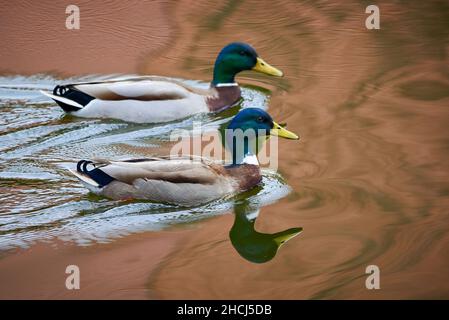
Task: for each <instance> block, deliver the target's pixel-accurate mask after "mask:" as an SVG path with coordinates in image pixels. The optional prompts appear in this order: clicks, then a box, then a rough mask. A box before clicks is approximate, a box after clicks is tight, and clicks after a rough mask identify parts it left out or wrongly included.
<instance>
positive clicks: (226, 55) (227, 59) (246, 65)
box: [212, 42, 283, 85]
mask: <svg viewBox="0 0 449 320" xmlns="http://www.w3.org/2000/svg"><path fill="white" fill-rule="evenodd" d="M244 70H254V71H258V72H262V73H265V74H269V75H272V76H278V77H282V76H283V73H282V71H280V70H279V69H276V68H275V67H272V66H270V65H269V64H268V63H266V62H265V61H263V60H262V58H260V57H259V56H258V54H257V52H256V50H254V49H253V48H252V47H251V46H250V45H248V44H246V43H241V42H233V43H230V44H228V45H227V46H226V47H224V48H223V49H222V50H221V51H220V53H219V54H218V57H217V59H216V60H215V67H214V79H213V81H212V84H213V85H217V84H221V83H233V82H235V80H234V78H235V75H236V74H237V73H239V72H241V71H244Z"/></svg>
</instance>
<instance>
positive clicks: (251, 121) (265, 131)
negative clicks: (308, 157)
mask: <svg viewBox="0 0 449 320" xmlns="http://www.w3.org/2000/svg"><path fill="white" fill-rule="evenodd" d="M228 129H230V130H231V131H236V130H238V129H240V130H242V131H243V132H245V131H248V130H252V131H254V133H255V134H256V135H257V136H260V135H265V136H269V135H272V136H278V137H282V138H286V139H294V140H298V139H299V137H298V136H297V135H296V134H294V133H293V132H291V131H288V130H287V129H285V128H284V127H281V126H280V125H279V124H277V123H276V122H274V121H273V118H272V117H271V116H270V115H269V114H268V112H266V111H265V110H262V109H259V108H245V109H242V110H241V111H240V112H239V113H237V115H236V116H235V117H234V118H233V119H232V120H231V122H230V123H229V125H228Z"/></svg>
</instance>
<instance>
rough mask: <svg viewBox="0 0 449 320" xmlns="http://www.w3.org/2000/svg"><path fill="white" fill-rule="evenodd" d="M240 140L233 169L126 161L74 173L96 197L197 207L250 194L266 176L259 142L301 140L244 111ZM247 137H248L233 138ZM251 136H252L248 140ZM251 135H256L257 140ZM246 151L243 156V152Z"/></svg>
mask: <svg viewBox="0 0 449 320" xmlns="http://www.w3.org/2000/svg"><path fill="white" fill-rule="evenodd" d="M228 129H229V130H227V133H228V137H229V138H230V139H234V138H235V139H234V140H235V142H236V143H234V144H233V147H232V152H233V153H238V154H241V155H239V156H237V157H234V156H233V160H232V163H230V164H228V165H224V164H222V163H217V162H213V161H211V160H208V159H207V158H199V157H198V158H195V157H190V156H189V157H165V158H164V157H161V158H144V159H131V160H124V161H97V162H92V161H87V160H81V161H80V162H78V164H77V169H76V170H71V172H72V173H73V174H74V175H75V176H76V177H78V179H79V180H80V181H81V182H82V183H83V184H84V185H85V186H86V187H87V188H88V189H89V190H90V191H92V192H94V193H96V194H99V195H102V196H105V197H107V198H111V199H116V200H119V199H142V200H150V201H155V202H163V203H170V204H176V205H181V206H196V205H199V204H203V203H206V202H209V201H212V200H216V199H219V198H223V197H226V196H232V195H235V194H237V193H240V192H244V191H247V190H249V189H251V188H253V187H254V186H256V185H257V184H259V183H260V181H261V179H262V176H261V172H260V168H259V163H258V160H257V156H256V154H255V153H254V152H253V150H255V149H254V148H253V145H254V144H253V141H254V140H257V139H259V137H264V138H266V137H267V136H270V135H274V136H279V137H283V138H287V139H299V138H298V136H297V135H296V134H294V133H293V132H290V131H288V130H287V129H285V128H284V127H282V126H280V125H279V124H277V123H276V122H274V121H273V119H272V118H271V116H270V115H269V114H268V113H267V112H265V111H264V110H262V109H257V108H246V109H243V110H241V111H240V112H239V113H238V114H237V115H236V116H235V117H234V118H233V119H232V120H231V122H230V123H229V125H228ZM236 132H243V133H244V134H245V136H246V137H248V138H245V136H243V135H238V134H235V135H233V133H236ZM247 133H250V134H247ZM251 133H255V134H253V135H251ZM241 150H242V152H240V151H241Z"/></svg>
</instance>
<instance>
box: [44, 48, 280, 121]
mask: <svg viewBox="0 0 449 320" xmlns="http://www.w3.org/2000/svg"><path fill="white" fill-rule="evenodd" d="M244 70H254V71H258V72H262V73H265V74H269V75H274V76H282V75H283V74H282V72H281V71H280V70H278V69H276V68H274V67H272V66H270V65H269V64H268V63H266V62H265V61H264V60H262V58H260V57H259V56H258V55H257V53H256V51H255V50H254V49H253V48H252V47H251V46H249V45H248V44H245V43H238V42H236V43H231V44H229V45H227V46H226V47H224V48H223V49H222V50H221V51H220V53H219V54H218V57H217V59H216V61H215V67H214V76H213V80H212V82H211V85H210V88H209V89H199V88H194V87H191V86H188V85H187V84H185V83H183V82H181V81H177V80H174V79H170V78H165V77H157V76H142V77H135V78H126V79H118V80H110V81H101V82H86V83H73V84H67V85H58V86H56V87H55V88H54V90H53V93H49V92H45V91H41V92H42V93H43V94H44V95H46V96H48V97H50V98H52V99H53V100H54V101H55V102H56V103H57V104H58V105H59V106H61V108H62V109H63V110H64V111H66V112H68V113H71V114H73V115H75V116H79V117H86V118H114V119H120V120H124V121H129V122H137V123H157V122H167V121H173V120H176V119H181V118H185V117H187V116H190V115H192V114H196V113H201V112H218V111H221V110H223V109H226V108H229V107H231V106H233V105H235V104H237V103H238V102H239V101H240V99H241V93H240V87H239V85H238V84H237V83H236V82H235V76H236V75H237V73H239V72H241V71H244Z"/></svg>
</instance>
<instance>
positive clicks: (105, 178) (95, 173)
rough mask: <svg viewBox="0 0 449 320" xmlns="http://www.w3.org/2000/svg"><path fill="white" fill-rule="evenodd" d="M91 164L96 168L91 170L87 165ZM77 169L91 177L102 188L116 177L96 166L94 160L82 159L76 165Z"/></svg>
mask: <svg viewBox="0 0 449 320" xmlns="http://www.w3.org/2000/svg"><path fill="white" fill-rule="evenodd" d="M89 164H91V165H92V166H93V167H94V169H91V170H89V169H88V168H87V166H88V165H89ZM76 171H78V172H79V173H82V174H84V175H87V176H88V177H89V178H91V179H92V180H94V181H95V182H96V183H97V184H98V186H99V187H100V188H102V187H104V186H106V185H108V184H109V183H111V182H112V181H114V180H115V179H114V178H113V177H111V176H110V175H108V174H107V173H105V172H104V171H102V170H101V169H100V168H95V164H94V163H93V162H92V161H88V160H81V161H79V162H78V163H77V165H76Z"/></svg>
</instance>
